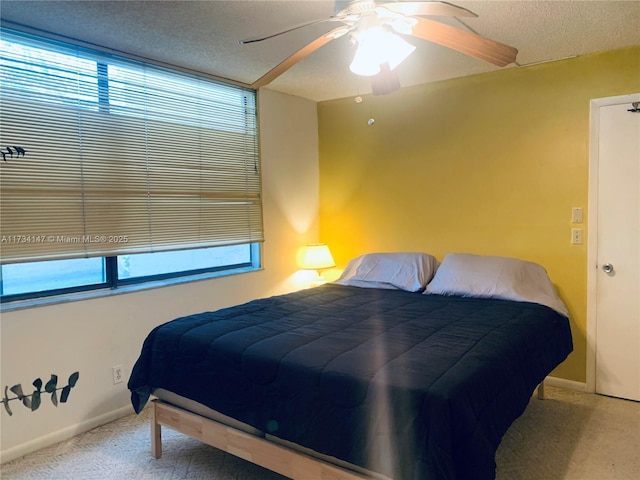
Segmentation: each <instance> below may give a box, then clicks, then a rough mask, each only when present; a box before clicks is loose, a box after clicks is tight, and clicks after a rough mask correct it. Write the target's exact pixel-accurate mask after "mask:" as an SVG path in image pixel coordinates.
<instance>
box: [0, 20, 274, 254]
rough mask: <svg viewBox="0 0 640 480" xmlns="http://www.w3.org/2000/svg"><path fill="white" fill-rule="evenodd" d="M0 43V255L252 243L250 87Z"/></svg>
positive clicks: (256, 176) (25, 39)
mask: <svg viewBox="0 0 640 480" xmlns="http://www.w3.org/2000/svg"><path fill="white" fill-rule="evenodd" d="M0 42H1V45H0V46H1V49H0V50H1V51H2V54H1V57H0V97H1V99H0V102H1V105H0V108H1V110H0V116H1V117H0V121H1V124H0V125H1V126H0V148H1V149H2V152H3V153H4V154H5V158H6V161H0V163H1V165H0V169H1V170H0V187H1V190H0V202H1V204H0V228H1V232H0V234H1V235H2V244H1V250H0V252H1V254H0V256H1V261H2V263H15V262H26V261H33V260H48V259H61V258H79V257H92V256H109V255H119V254H128V253H140V252H153V251H164V250H178V249H188V248H200V247H208V246H218V245H232V244H241V243H252V242H260V241H263V227H262V203H261V191H260V163H259V156H258V141H257V121H256V96H255V91H253V90H251V89H247V88H243V87H239V86H235V85H230V84H225V83H221V82H215V81H212V80H210V79H207V78H201V77H198V76H194V75H189V74H185V73H182V72H175V71H171V70H168V69H164V68H161V67H156V66H152V65H147V64H143V63H140V62H136V61H131V60H127V59H122V58H119V57H114V56H111V55H107V54H103V53H100V52H93V51H90V50H86V49H83V48H80V47H76V46H68V45H64V44H60V43H57V42H56V43H54V42H51V41H49V40H43V39H38V38H36V37H32V36H28V35H25V34H21V33H16V32H11V31H5V30H3V32H2V37H1V38H0ZM16 146H19V147H21V148H22V149H24V155H20V156H19V154H18V153H17V152H16V149H15V147H16ZM9 152H11V153H9Z"/></svg>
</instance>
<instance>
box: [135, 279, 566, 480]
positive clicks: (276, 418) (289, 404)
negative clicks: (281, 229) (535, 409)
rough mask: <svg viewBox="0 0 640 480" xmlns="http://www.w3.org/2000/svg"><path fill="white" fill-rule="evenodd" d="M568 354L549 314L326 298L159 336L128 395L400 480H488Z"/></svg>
mask: <svg viewBox="0 0 640 480" xmlns="http://www.w3.org/2000/svg"><path fill="white" fill-rule="evenodd" d="M571 350H572V341H571V333H570V330H569V322H568V319H567V318H566V317H564V316H562V315H560V314H558V313H556V312H555V311H553V310H552V309H550V308H548V307H545V306H542V305H538V304H534V303H523V302H513V301H508V300H494V299H477V298H461V297H448V296H440V295H421V294H417V293H409V292H404V291H399V290H381V289H364V288H357V287H347V286H339V285H324V286H321V287H317V288H312V289H308V290H303V291H300V292H295V293H291V294H287V295H281V296H276V297H272V298H266V299H261V300H254V301H251V302H249V303H247V304H244V305H239V306H236V307H231V308H227V309H223V310H219V311H216V312H208V313H202V314H197V315H191V316H188V317H184V318H179V319H177V320H174V321H172V322H169V323H166V324H164V325H161V326H159V327H157V328H156V329H154V330H153V331H152V332H151V333H150V334H149V336H148V337H147V339H146V340H145V342H144V345H143V347H142V353H141V355H140V358H139V359H138V361H137V363H136V365H135V367H134V369H133V372H132V375H131V378H130V380H129V389H130V390H131V392H132V403H133V406H134V408H135V410H136V411H137V412H139V411H140V410H141V409H142V408H143V407H144V405H145V404H146V402H147V400H148V398H149V395H150V394H151V392H152V391H153V390H154V389H155V388H159V387H161V388H164V389H167V390H170V391H172V392H175V393H177V394H179V395H182V396H184V397H188V398H190V399H193V400H195V401H197V402H200V403H202V404H204V405H207V406H208V407H210V408H213V409H215V410H217V411H219V412H221V413H223V414H225V415H228V416H230V417H233V418H236V419H238V420H240V421H242V422H245V423H247V424H249V425H252V426H254V427H256V428H258V429H260V430H262V431H264V432H267V433H270V434H272V435H275V436H277V437H280V438H282V439H285V440H289V441H292V442H295V443H297V444H300V445H303V446H305V447H308V448H311V449H313V450H315V451H317V452H320V453H324V454H327V455H331V456H334V457H337V458H340V459H343V460H346V461H348V462H350V463H353V464H356V465H360V466H362V467H365V468H368V469H370V470H372V471H376V472H379V473H382V474H385V475H388V476H390V477H392V478H394V479H397V480H418V479H420V480H425V479H454V478H456V479H494V478H495V452H496V449H497V447H498V444H499V443H500V440H501V438H502V436H503V434H504V433H505V432H506V430H507V429H508V428H509V426H510V425H511V423H512V422H513V421H514V420H515V419H516V418H517V417H518V416H520V415H521V414H522V412H523V411H524V409H525V408H526V406H527V404H528V402H529V399H530V397H531V394H532V393H533V391H534V389H535V387H536V385H537V384H538V383H540V382H541V381H542V380H543V379H544V377H545V376H546V375H547V374H548V373H549V372H550V371H551V370H552V369H553V368H554V367H556V366H557V365H558V364H559V363H560V362H562V361H563V360H564V359H565V358H566V357H567V355H568V354H569V353H570V352H571Z"/></svg>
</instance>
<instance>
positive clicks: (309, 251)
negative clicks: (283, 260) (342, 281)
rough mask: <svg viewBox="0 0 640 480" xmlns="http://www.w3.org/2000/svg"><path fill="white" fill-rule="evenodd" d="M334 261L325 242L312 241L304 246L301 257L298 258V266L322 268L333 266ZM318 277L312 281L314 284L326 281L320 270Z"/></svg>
mask: <svg viewBox="0 0 640 480" xmlns="http://www.w3.org/2000/svg"><path fill="white" fill-rule="evenodd" d="M335 266H336V262H335V261H334V260H333V257H332V256H331V251H329V247H328V246H327V244H326V243H314V244H311V245H307V246H306V247H305V248H304V252H303V254H302V259H301V260H300V267H301V268H303V269H304V270H316V271H317V270H322V269H324V268H331V267H335ZM317 273H318V278H317V280H316V281H315V282H314V285H321V284H323V283H326V280H325V279H324V278H323V277H322V275H321V274H320V272H317Z"/></svg>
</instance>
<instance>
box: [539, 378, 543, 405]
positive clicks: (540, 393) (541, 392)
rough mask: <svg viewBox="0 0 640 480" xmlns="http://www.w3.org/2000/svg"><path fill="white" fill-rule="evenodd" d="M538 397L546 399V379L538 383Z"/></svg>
mask: <svg viewBox="0 0 640 480" xmlns="http://www.w3.org/2000/svg"><path fill="white" fill-rule="evenodd" d="M538 399H539V400H544V380H543V381H542V382H540V385H538Z"/></svg>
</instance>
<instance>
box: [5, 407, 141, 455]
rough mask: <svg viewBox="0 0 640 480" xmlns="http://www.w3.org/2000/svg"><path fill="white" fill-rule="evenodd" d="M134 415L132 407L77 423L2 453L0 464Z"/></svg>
mask: <svg viewBox="0 0 640 480" xmlns="http://www.w3.org/2000/svg"><path fill="white" fill-rule="evenodd" d="M132 413H133V408H132V407H131V406H130V405H129V406H126V407H122V408H118V409H117V410H113V411H111V412H108V413H105V414H103V415H100V416H98V417H94V418H92V419H89V420H86V421H84V422H81V423H76V424H75V425H71V426H69V427H67V428H63V429H62V430H58V431H57V432H53V433H50V434H49V435H45V436H43V437H39V438H36V439H35V440H31V441H30V442H26V443H23V444H20V445H16V446H15V447H12V448H9V449H7V450H3V451H2V452H0V464H2V463H5V462H10V461H11V460H15V459H16V458H20V457H23V456H24V455H27V454H29V453H33V452H35V451H37V450H40V449H42V448H46V447H50V446H51V445H55V444H56V443H59V442H63V441H65V440H68V439H70V438H72V437H75V436H76V435H79V434H80V433H84V432H88V431H89V430H92V429H94V428H96V427H99V426H101V425H105V424H107V423H109V422H113V421H114V420H118V419H119V418H122V417H124V416H126V415H130V414H132Z"/></svg>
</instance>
